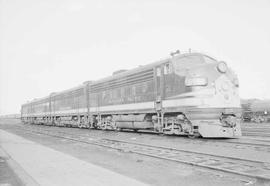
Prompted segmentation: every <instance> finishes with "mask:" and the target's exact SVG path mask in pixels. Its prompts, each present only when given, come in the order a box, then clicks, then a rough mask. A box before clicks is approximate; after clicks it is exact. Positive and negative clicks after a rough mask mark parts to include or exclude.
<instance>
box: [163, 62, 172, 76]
mask: <svg viewBox="0 0 270 186" xmlns="http://www.w3.org/2000/svg"><path fill="white" fill-rule="evenodd" d="M171 73H172V65H171V64H170V63H167V64H165V65H164V74H165V75H166V74H171Z"/></svg>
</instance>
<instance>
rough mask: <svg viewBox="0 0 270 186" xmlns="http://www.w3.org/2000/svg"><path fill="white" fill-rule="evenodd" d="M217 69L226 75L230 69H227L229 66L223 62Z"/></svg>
mask: <svg viewBox="0 0 270 186" xmlns="http://www.w3.org/2000/svg"><path fill="white" fill-rule="evenodd" d="M217 69H218V71H219V72H221V73H225V72H226V71H227V69H228V67H227V64H226V63H225V62H223V61H222V62H220V63H219V64H218V65H217Z"/></svg>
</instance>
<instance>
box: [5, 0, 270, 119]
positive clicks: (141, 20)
mask: <svg viewBox="0 0 270 186" xmlns="http://www.w3.org/2000/svg"><path fill="white" fill-rule="evenodd" d="M0 2H1V3H0V8H1V9H0V12H1V24H0V36H1V37H0V43H1V50H0V56H1V58H0V115H1V114H10V113H18V112H19V111H20V105H21V104H22V103H24V102H26V101H27V100H32V99H33V98H39V97H43V96H47V95H48V94H50V93H51V92H55V91H61V90H64V89H67V88H71V87H73V86H77V85H78V84H81V83H82V82H84V81H86V80H95V79H99V78H102V77H105V76H108V75H111V73H112V72H113V71H116V70H119V69H130V68H134V67H137V66H138V65H144V64H147V63H150V62H154V61H156V60H159V59H160V58H166V57H168V56H169V53H170V52H171V51H175V50H177V49H180V51H181V50H182V51H187V50H188V49H189V48H191V49H192V50H194V51H199V52H206V53H207V54H210V55H211V56H213V57H215V58H217V59H218V60H224V61H226V62H227V63H228V65H229V66H230V67H232V68H233V69H234V71H235V72H236V73H237V74H238V77H239V81H240V96H241V97H243V98H255V97H256V98H264V99H266V98H267V99H269V98H270V83H269V81H270V65H269V64H270V54H269V53H270V1H269V0H242V1H241V0H238V1H233V0H231V1H230V0H224V1H216V0H213V1H210V0H209V1H207V0H204V1H200V0H193V1H192V0H186V1H182V0H163V1H161V0H133V1H129V0H122V1H120V0H113V1H109V0H108V1H102V0H97V1H93V0H91V1H89V0H51V1H50V0H44V1H41V0H0Z"/></svg>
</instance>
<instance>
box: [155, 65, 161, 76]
mask: <svg viewBox="0 0 270 186" xmlns="http://www.w3.org/2000/svg"><path fill="white" fill-rule="evenodd" d="M156 71H157V76H160V75H161V69H160V67H157V69H156Z"/></svg>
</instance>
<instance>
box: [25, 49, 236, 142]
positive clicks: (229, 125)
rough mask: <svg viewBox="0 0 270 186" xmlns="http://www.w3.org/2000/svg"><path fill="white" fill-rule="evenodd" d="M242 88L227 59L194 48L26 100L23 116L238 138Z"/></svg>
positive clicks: (42, 121)
mask: <svg viewBox="0 0 270 186" xmlns="http://www.w3.org/2000/svg"><path fill="white" fill-rule="evenodd" d="M238 87H239V83H238V79H237V76H236V74H235V73H234V72H233V71H232V70H231V69H230V68H229V67H228V66H227V64H226V63H225V62H223V61H217V60H216V59H214V58H212V57H210V56H208V55H205V54H202V53H191V52H190V53H184V54H178V55H172V56H171V57H169V58H167V59H164V60H159V61H157V62H154V63H151V64H148V65H144V66H140V67H137V68H134V69H131V70H120V71H117V72H115V73H113V75H112V76H110V77H106V78H103V79H100V80H97V81H87V82H84V83H83V84H81V85H79V86H77V87H74V88H72V89H69V90H64V91H62V92H57V93H51V94H50V95H49V96H47V97H43V98H40V99H35V100H33V101H31V102H27V103H25V104H23V105H22V108H21V119H22V120H23V121H24V122H28V123H33V124H44V125H55V126H66V127H80V128H82V127H85V128H90V129H92V128H97V129H102V130H118V131H119V130H127V129H129V130H134V131H138V130H144V131H145V130H151V131H156V132H157V133H163V134H174V135H187V136H190V137H197V136H201V137H207V138H211V137H214V138H216V137H225V138H228V137H229V138H230V137H237V136H241V129H240V121H241V105H240V98H239V94H238Z"/></svg>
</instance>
